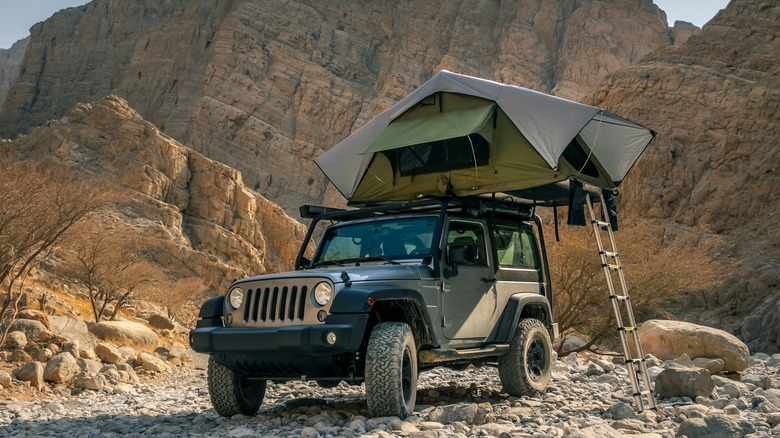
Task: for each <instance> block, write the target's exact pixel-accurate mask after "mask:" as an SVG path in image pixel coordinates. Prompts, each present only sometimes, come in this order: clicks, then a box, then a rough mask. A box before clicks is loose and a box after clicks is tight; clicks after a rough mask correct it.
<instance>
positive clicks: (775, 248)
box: [595, 0, 780, 352]
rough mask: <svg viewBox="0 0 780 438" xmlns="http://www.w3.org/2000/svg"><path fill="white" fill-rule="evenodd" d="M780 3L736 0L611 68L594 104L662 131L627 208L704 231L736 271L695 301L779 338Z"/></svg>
mask: <svg viewBox="0 0 780 438" xmlns="http://www.w3.org/2000/svg"><path fill="white" fill-rule="evenodd" d="M778 35H780V4H778V3H777V2H771V1H763V0H734V1H732V2H731V3H730V4H729V6H728V7H727V8H726V9H724V10H722V11H721V12H720V13H719V14H718V15H717V16H716V17H715V18H714V19H712V21H710V22H709V23H708V24H707V25H705V26H704V28H703V29H702V30H701V32H700V33H698V34H696V35H694V36H691V37H690V38H689V39H688V40H687V42H686V43H685V44H682V45H680V46H679V47H670V48H667V49H663V50H659V51H657V52H654V53H652V54H650V55H648V56H647V57H645V59H644V60H642V62H640V63H638V64H637V65H635V66H632V67H630V68H627V69H624V70H622V71H620V72H618V73H615V74H613V75H611V76H610V77H609V78H608V80H607V81H605V82H604V83H603V84H602V86H601V87H600V89H599V91H598V93H597V96H596V99H595V101H596V102H595V103H596V104H597V105H601V106H604V107H607V108H609V109H611V110H613V111H615V112H617V113H618V114H622V115H625V116H626V117H629V118H631V119H633V120H637V121H640V122H642V123H644V124H646V125H647V126H651V127H653V128H654V129H656V130H657V131H658V136H657V140H656V141H655V142H654V143H652V144H651V146H650V147H649V148H648V149H647V151H646V152H645V154H644V155H643V157H642V158H641V159H640V161H639V162H638V163H637V167H636V169H635V170H634V171H633V172H632V173H631V174H629V177H628V179H627V181H626V183H625V186H624V191H623V192H624V198H625V199H624V201H625V208H624V209H623V210H624V211H626V212H627V214H629V215H631V216H632V217H633V218H634V219H638V218H640V217H641V218H644V219H647V218H651V219H655V220H656V221H661V220H663V221H664V222H663V224H664V226H665V227H666V228H667V233H668V236H667V237H671V236H673V235H674V234H686V233H688V234H690V233H693V234H696V235H697V236H698V237H697V239H698V241H700V242H699V243H700V244H702V245H714V246H713V249H712V253H713V255H714V256H715V257H717V258H718V259H719V260H720V261H721V262H723V264H724V266H725V267H726V269H727V270H728V272H725V273H724V274H725V276H726V277H728V278H729V279H728V281H727V282H726V283H725V284H724V287H723V288H722V289H721V290H714V291H710V292H708V293H706V294H705V295H704V296H701V297H697V298H695V299H693V300H692V304H695V305H697V306H698V307H699V308H698V309H697V310H695V312H696V313H698V314H699V315H701V316H700V318H701V322H705V323H707V324H710V325H721V326H724V327H726V328H728V329H730V330H732V331H733V332H735V333H736V334H738V335H739V336H740V337H741V338H742V339H744V340H745V341H746V342H747V343H748V345H749V346H750V347H751V348H753V349H758V350H757V351H769V352H771V351H778V349H780V317H778V315H777V309H778V306H780V232H778V229H777V223H778V220H780V202H778V199H777V197H778V195H780V176H779V175H778V169H780V148H778V147H777V145H778V143H780V124H779V122H780V112H779V111H778V108H779V107H780V68H778V64H777V61H776V59H775V58H776V57H777V56H776V55H777V53H780V38H778Z"/></svg>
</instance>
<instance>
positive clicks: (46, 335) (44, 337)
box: [36, 330, 68, 345]
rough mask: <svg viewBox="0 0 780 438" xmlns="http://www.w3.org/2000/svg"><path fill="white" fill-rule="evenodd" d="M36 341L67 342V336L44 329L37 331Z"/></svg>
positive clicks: (49, 342) (48, 342)
mask: <svg viewBox="0 0 780 438" xmlns="http://www.w3.org/2000/svg"><path fill="white" fill-rule="evenodd" d="M36 341H38V342H40V343H41V344H60V345H62V344H65V343H67V342H68V338H66V337H65V336H62V335H58V334H57V333H54V332H53V331H51V330H44V331H42V332H40V333H38V338H37V339H36Z"/></svg>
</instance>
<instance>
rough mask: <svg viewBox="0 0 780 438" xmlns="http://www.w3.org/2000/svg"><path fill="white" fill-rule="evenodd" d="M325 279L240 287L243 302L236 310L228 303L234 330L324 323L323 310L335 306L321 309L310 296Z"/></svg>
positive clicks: (272, 281)
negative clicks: (321, 314) (321, 318)
mask: <svg viewBox="0 0 780 438" xmlns="http://www.w3.org/2000/svg"><path fill="white" fill-rule="evenodd" d="M321 281H327V280H326V279H324V278H322V277H305V278H274V279H268V280H256V281H251V282H246V283H242V284H241V288H242V289H243V290H244V302H243V304H242V305H241V306H240V307H239V308H238V309H236V310H233V309H231V308H230V306H229V305H228V304H226V305H225V306H226V310H227V311H228V313H230V314H231V320H232V322H231V323H230V325H231V326H232V327H282V326H287V325H299V324H322V321H320V320H319V319H317V313H318V312H319V311H321V310H324V311H326V312H328V311H330V306H331V304H332V302H331V303H328V304H327V305H325V306H320V305H318V304H316V303H314V302H313V301H312V298H311V293H312V291H313V290H314V288H315V287H316V286H317V283H319V282H321Z"/></svg>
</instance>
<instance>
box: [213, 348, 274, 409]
mask: <svg viewBox="0 0 780 438" xmlns="http://www.w3.org/2000/svg"><path fill="white" fill-rule="evenodd" d="M208 383H209V396H210V398H211V404H212V405H213V406H214V410H215V411H217V413H218V414H219V415H222V416H223V417H232V416H233V415H237V414H244V415H255V414H256V413H257V411H258V410H259V409H260V405H261V404H263V397H265V388H266V385H267V383H268V382H267V381H266V380H262V379H252V378H249V377H247V376H245V375H244V374H242V373H238V372H235V371H233V370H231V369H230V368H228V367H226V366H224V365H222V364H220V363H218V362H217V361H216V360H215V359H214V356H209V373H208Z"/></svg>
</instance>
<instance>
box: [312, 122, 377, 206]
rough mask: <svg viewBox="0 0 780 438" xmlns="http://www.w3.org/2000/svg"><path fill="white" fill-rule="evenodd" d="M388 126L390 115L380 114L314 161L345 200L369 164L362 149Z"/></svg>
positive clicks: (369, 159)
mask: <svg viewBox="0 0 780 438" xmlns="http://www.w3.org/2000/svg"><path fill="white" fill-rule="evenodd" d="M389 123H390V115H389V114H387V113H382V114H379V115H378V116H377V117H376V118H375V119H373V120H371V121H370V122H368V123H367V124H365V125H363V126H362V127H361V128H360V129H358V130H357V131H355V132H353V133H352V134H351V135H350V136H349V137H347V138H346V139H344V140H343V141H341V142H340V143H339V144H337V145H336V146H334V147H333V148H331V149H329V150H328V151H326V152H325V153H323V154H322V155H320V156H319V157H317V158H316V159H315V160H314V162H315V163H316V164H317V166H319V168H320V170H322V172H323V173H324V174H325V176H326V177H327V178H328V179H329V180H330V182H331V183H332V184H333V185H334V186H335V187H336V189H337V190H338V191H339V192H340V193H341V194H342V195H343V196H344V197H345V198H347V199H350V197H352V194H353V193H354V192H355V189H356V188H357V185H358V183H359V181H360V177H361V176H362V175H363V172H364V171H365V169H366V167H367V166H368V163H369V162H370V161H371V157H370V156H368V155H362V152H363V149H364V148H365V147H366V145H368V144H371V143H373V142H375V141H376V139H377V138H379V136H380V135H382V132H383V131H384V129H385V128H387V125H388V124H389Z"/></svg>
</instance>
